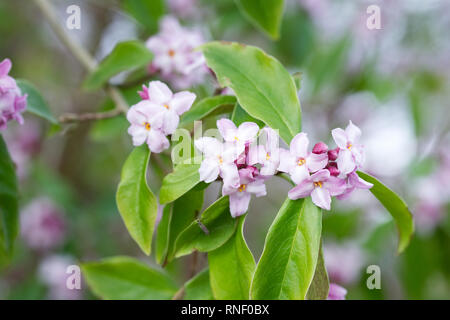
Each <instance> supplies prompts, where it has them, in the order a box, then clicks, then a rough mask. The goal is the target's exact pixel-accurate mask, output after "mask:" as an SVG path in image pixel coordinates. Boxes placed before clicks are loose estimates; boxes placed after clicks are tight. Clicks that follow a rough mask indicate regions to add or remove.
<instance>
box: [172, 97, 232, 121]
mask: <svg viewBox="0 0 450 320" xmlns="http://www.w3.org/2000/svg"><path fill="white" fill-rule="evenodd" d="M235 103H236V97H233V96H214V97H208V98H205V99H203V100H201V101H199V102H197V103H196V104H194V105H193V106H192V108H191V109H189V111H187V112H186V113H184V114H183V115H182V116H181V119H180V125H181V126H183V125H185V124H187V123H190V122H194V121H196V120H200V119H203V118H204V117H206V116H207V115H209V114H210V113H211V112H213V111H214V110H216V109H218V108H220V107H222V106H228V105H234V104H235Z"/></svg>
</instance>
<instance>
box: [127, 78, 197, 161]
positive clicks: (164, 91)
mask: <svg viewBox="0 0 450 320" xmlns="http://www.w3.org/2000/svg"><path fill="white" fill-rule="evenodd" d="M139 94H140V96H141V98H142V99H143V100H142V101H140V102H139V103H138V104H136V105H134V106H132V107H131V108H130V110H129V111H128V113H127V119H128V121H129V122H130V123H131V126H130V127H129V128H128V133H129V134H130V135H131V136H132V138H133V145H134V146H140V145H142V144H144V143H147V145H148V147H149V148H150V150H151V151H152V152H154V153H160V152H162V151H163V150H165V149H167V148H169V146H170V143H169V140H168V139H167V136H168V135H171V134H173V133H174V132H175V130H176V129H177V127H178V124H179V122H180V115H182V114H183V113H185V112H186V111H188V110H189V109H190V108H191V106H192V104H193V103H194V101H195V99H196V96H195V94H193V93H191V92H188V91H182V92H178V93H175V94H174V93H172V91H171V90H170V89H169V87H168V86H167V85H166V84H164V83H162V82H160V81H152V82H150V84H149V86H148V87H145V86H143V91H141V92H139Z"/></svg>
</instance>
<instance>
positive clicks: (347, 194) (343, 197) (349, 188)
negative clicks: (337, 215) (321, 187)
mask: <svg viewBox="0 0 450 320" xmlns="http://www.w3.org/2000/svg"><path fill="white" fill-rule="evenodd" d="M355 189H356V188H355V187H352V186H347V188H346V189H345V191H344V193H342V194H340V195H338V196H336V198H337V199H339V200H347V199H348V198H350V196H351V194H352V193H353V191H355Z"/></svg>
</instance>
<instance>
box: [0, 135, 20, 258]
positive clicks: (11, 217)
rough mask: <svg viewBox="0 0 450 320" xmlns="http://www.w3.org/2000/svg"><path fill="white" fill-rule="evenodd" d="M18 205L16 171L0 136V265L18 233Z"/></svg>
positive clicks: (10, 250)
mask: <svg viewBox="0 0 450 320" xmlns="http://www.w3.org/2000/svg"><path fill="white" fill-rule="evenodd" d="M18 208H19V205H18V189H17V178H16V170H15V165H14V163H13V161H12V160H11V157H10V155H9V152H8V149H7V147H6V144H5V142H4V141H3V138H2V136H1V135H0V264H3V263H4V262H7V261H1V260H3V259H2V258H1V257H3V256H4V257H3V258H4V259H6V260H9V258H10V257H11V255H12V251H13V245H14V240H15V239H16V237H17V233H18V231H19V210H18Z"/></svg>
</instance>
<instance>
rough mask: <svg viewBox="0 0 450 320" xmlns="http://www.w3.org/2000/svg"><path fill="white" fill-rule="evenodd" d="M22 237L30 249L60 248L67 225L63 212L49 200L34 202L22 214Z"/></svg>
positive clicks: (42, 199)
mask: <svg viewBox="0 0 450 320" xmlns="http://www.w3.org/2000/svg"><path fill="white" fill-rule="evenodd" d="M20 217H21V235H22V238H23V239H24V241H25V243H26V244H27V246H28V247H30V248H32V249H36V250H49V249H52V248H55V247H58V246H60V245H61V244H62V243H63V241H64V238H65V234H66V226H65V225H66V223H65V219H64V217H63V214H62V212H61V211H60V210H59V209H58V208H57V207H56V206H55V204H54V203H53V202H52V201H51V200H50V199H48V198H37V199H35V200H33V201H32V202H31V203H30V204H29V205H28V206H27V207H25V208H24V209H23V210H22V212H21V216H20Z"/></svg>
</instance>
